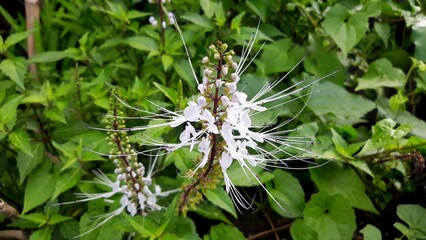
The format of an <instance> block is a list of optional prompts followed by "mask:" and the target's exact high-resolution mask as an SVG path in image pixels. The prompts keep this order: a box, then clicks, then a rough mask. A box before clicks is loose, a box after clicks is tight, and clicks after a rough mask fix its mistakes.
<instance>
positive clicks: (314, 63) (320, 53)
mask: <svg viewBox="0 0 426 240" xmlns="http://www.w3.org/2000/svg"><path fill="white" fill-rule="evenodd" d="M303 66H304V68H305V70H306V71H307V72H309V73H311V74H313V75H314V76H316V77H317V78H319V77H323V76H326V75H328V74H330V73H332V72H335V71H338V70H341V71H338V72H336V73H334V74H333V75H331V76H329V77H327V78H326V81H330V82H333V83H336V84H339V85H341V84H343V81H344V80H345V78H346V70H344V68H343V66H342V64H341V63H340V62H339V60H338V59H337V56H336V54H335V53H332V52H327V51H325V50H324V49H323V47H322V46H320V47H317V48H316V49H315V51H314V52H313V53H312V55H310V56H309V57H308V58H306V59H305V60H304V61H303Z"/></svg>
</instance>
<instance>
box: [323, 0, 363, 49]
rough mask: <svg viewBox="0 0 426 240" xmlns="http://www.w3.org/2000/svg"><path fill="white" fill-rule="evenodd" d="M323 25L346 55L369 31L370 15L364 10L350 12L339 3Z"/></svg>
mask: <svg viewBox="0 0 426 240" xmlns="http://www.w3.org/2000/svg"><path fill="white" fill-rule="evenodd" d="M322 26H323V27H324V29H325V31H326V33H327V34H328V35H330V37H331V38H332V39H333V40H334V42H336V44H337V46H339V48H340V49H341V50H342V52H343V54H344V55H345V56H346V55H347V54H348V52H349V51H350V50H351V49H352V48H353V47H355V45H356V44H357V43H358V42H359V41H360V40H361V39H362V38H363V37H364V35H365V33H366V32H367V30H368V15H367V14H366V13H364V12H356V13H354V14H350V13H349V11H348V10H347V9H346V8H345V7H343V6H342V5H341V4H339V3H338V4H336V5H334V7H333V8H332V9H331V10H330V11H329V12H328V13H327V15H326V16H325V20H324V22H323V23H322Z"/></svg>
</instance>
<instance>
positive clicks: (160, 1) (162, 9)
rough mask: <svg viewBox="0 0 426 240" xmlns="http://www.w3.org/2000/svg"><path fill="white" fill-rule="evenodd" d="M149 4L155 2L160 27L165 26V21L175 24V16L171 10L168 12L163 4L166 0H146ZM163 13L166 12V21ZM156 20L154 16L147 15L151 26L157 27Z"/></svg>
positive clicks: (169, 0)
mask: <svg viewBox="0 0 426 240" xmlns="http://www.w3.org/2000/svg"><path fill="white" fill-rule="evenodd" d="M148 2H149V3H151V4H157V6H158V8H159V11H160V17H159V19H158V20H159V21H160V23H161V27H162V28H163V29H164V28H166V26H167V22H168V23H169V24H170V25H174V24H175V16H174V14H173V13H172V12H168V11H167V10H166V9H165V7H164V5H163V4H165V3H166V0H149V1H148ZM167 2H169V3H170V2H171V0H168V1H167ZM164 13H167V21H166V20H165V18H164ZM158 20H157V19H156V18H155V17H154V16H150V17H149V23H151V25H152V26H154V27H157V26H158Z"/></svg>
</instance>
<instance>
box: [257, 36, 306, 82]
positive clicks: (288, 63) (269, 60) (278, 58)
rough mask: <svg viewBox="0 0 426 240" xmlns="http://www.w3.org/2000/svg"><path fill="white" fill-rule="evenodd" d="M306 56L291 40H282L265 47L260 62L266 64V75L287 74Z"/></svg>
mask: <svg viewBox="0 0 426 240" xmlns="http://www.w3.org/2000/svg"><path fill="white" fill-rule="evenodd" d="M303 55H304V50H303V48H301V47H299V46H297V45H295V44H294V43H293V42H292V41H291V40H290V39H282V40H279V41H277V42H274V43H271V44H269V45H266V46H265V47H264V50H263V53H262V56H261V57H260V60H261V61H262V62H264V63H266V66H265V73H266V74H270V73H278V72H286V71H289V70H290V69H291V68H293V67H294V66H295V65H296V64H297V63H298V62H299V61H300V60H301V59H302V58H303Z"/></svg>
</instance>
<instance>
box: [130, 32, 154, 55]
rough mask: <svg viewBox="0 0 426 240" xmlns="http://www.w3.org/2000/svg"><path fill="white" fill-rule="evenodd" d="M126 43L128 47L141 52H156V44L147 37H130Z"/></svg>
mask: <svg viewBox="0 0 426 240" xmlns="http://www.w3.org/2000/svg"><path fill="white" fill-rule="evenodd" d="M126 43H127V44H129V46H130V47H132V48H136V49H138V50H141V51H156V52H157V51H158V46H157V43H156V42H155V41H154V39H152V38H149V37H144V36H138V37H131V38H128V39H126Z"/></svg>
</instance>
